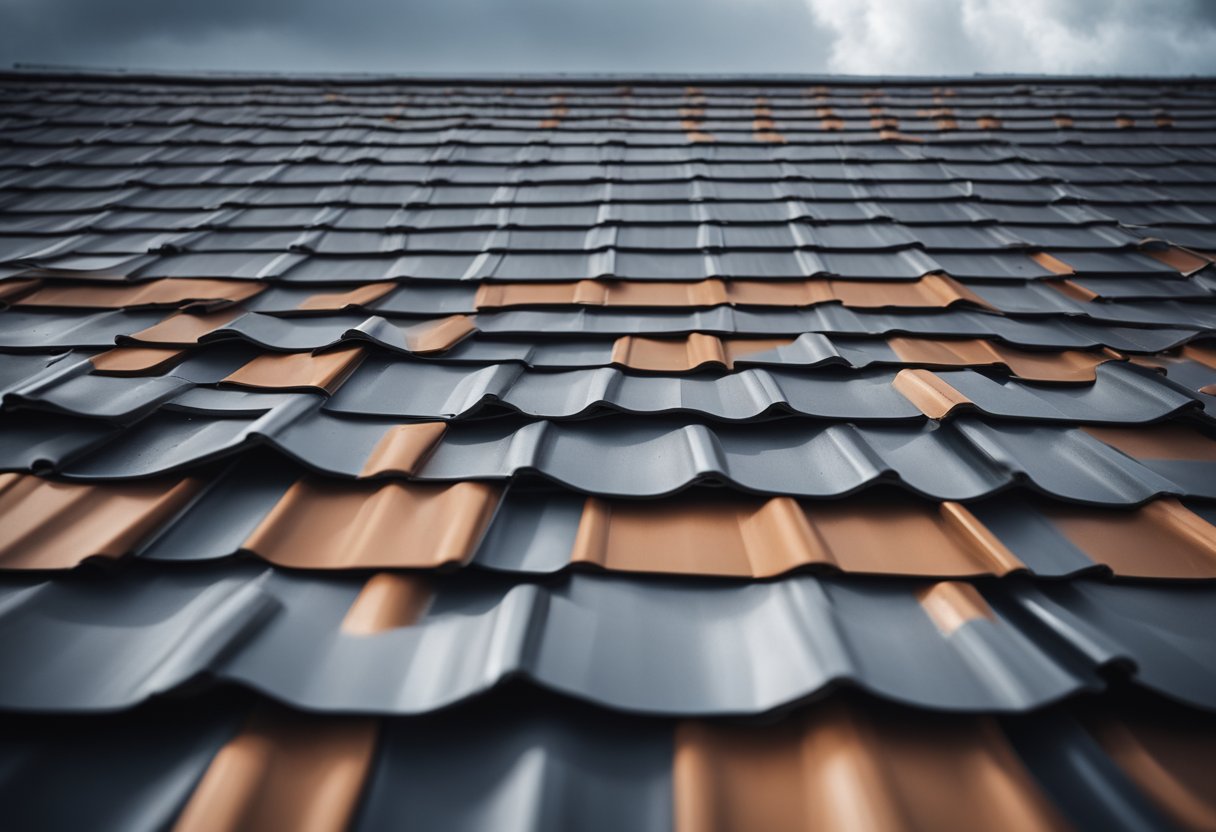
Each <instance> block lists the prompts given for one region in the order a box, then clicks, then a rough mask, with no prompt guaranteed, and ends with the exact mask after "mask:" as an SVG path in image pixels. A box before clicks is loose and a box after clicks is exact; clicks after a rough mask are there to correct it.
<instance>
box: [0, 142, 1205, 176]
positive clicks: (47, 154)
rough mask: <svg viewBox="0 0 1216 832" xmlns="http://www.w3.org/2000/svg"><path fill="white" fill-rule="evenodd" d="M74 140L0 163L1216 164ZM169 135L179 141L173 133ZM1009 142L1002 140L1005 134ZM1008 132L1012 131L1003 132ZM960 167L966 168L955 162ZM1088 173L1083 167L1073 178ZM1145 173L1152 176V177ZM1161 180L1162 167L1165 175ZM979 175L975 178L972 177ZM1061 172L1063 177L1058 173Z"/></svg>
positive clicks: (849, 147)
mask: <svg viewBox="0 0 1216 832" xmlns="http://www.w3.org/2000/svg"><path fill="white" fill-rule="evenodd" d="M113 138H114V137H111V140H110V141H108V142H106V143H85V144H80V145H74V146H55V145H43V146H39V145H37V144H30V143H26V142H20V141H15V140H12V139H9V141H8V144H9V146H10V152H8V153H6V155H5V159H4V160H3V161H0V168H19V167H24V168H30V169H33V168H41V167H50V166H54V165H80V166H87V167H92V166H107V165H122V164H125V165H131V166H144V165H147V166H150V167H156V166H162V165H215V164H234V165H269V164H284V163H286V164H296V163H303V162H316V163H322V164H325V163H330V164H350V165H358V164H384V165H423V164H433V165H444V164H462V165H542V164H549V165H589V164H600V165H608V164H617V165H626V164H628V165H649V164H663V165H682V164H696V163H714V164H719V165H729V164H742V165H748V164H758V163H766V162H767V163H784V162H793V163H830V164H884V163H885V164H917V163H935V162H940V163H946V164H950V165H981V166H984V165H987V166H992V168H996V167H1002V168H1006V169H1007V170H1008V171H1010V173H1009V174H1008V175H1006V174H1005V173H1002V172H998V171H996V170H991V169H987V168H986V169H985V171H984V172H986V173H993V174H995V175H997V176H1000V177H1001V178H1005V179H1026V178H1028V177H1025V176H1018V175H1017V171H1018V170H1019V169H1020V166H1022V165H1029V166H1035V165H1045V166H1051V167H1053V168H1054V167H1065V166H1071V167H1088V168H1091V169H1094V168H1102V167H1112V168H1116V169H1119V168H1124V169H1131V170H1135V171H1139V170H1147V169H1153V168H1164V167H1171V166H1175V165H1178V166H1184V167H1185V166H1190V165H1203V164H1209V163H1212V162H1216V154H1213V152H1212V150H1211V148H1206V147H1201V146H1194V145H1180V146H1170V145H1168V144H1163V145H1158V146H1152V145H1148V146H1135V145H1127V144H1112V145H1107V146H1102V145H1095V144H1056V145H1034V144H1021V143H1017V142H1010V141H1007V140H1002V141H986V142H977V143H973V144H964V143H956V142H940V141H939V142H925V143H911V142H884V143H867V144H862V143H857V142H841V143H840V144H839V145H835V146H833V145H823V144H791V143H788V142H786V143H781V142H768V143H746V144H731V143H718V142H693V143H690V144H685V145H683V146H672V147H638V146H629V145H623V144H613V143H596V144H582V145H572V144H552V143H550V142H548V141H547V139H548V136H547V134H545V133H541V132H539V131H538V133H537V135H536V141H533V142H530V143H528V144H526V145H516V146H512V145H493V144H459V143H454V142H446V143H439V144H436V145H434V146H430V147H428V146H425V145H417V146H404V147H384V146H377V145H375V144H370V145H363V146H358V145H353V146H351V147H346V148H343V147H340V146H331V147H316V146H309V145H306V144H305V145H299V144H297V145H293V146H286V145H278V144H273V143H271V144H267V145H265V146H254V145H252V144H245V145H236V146H234V145H223V144H205V143H203V144H188V143H182V142H180V141H179V142H170V143H166V144H164V145H161V146H150V145H140V144H129V143H125V142H122V141H114V140H113ZM177 138H179V139H180V138H183V136H181V135H180V134H179V135H178V136H177ZM1004 138H1006V139H1007V138H1010V137H1004ZM1012 138H1016V137H1012ZM961 170H967V168H965V167H964V168H961ZM1092 175H1101V174H1100V173H1098V174H1095V173H1094V172H1093V171H1092V170H1091V171H1090V172H1088V173H1084V174H1080V176H1081V178H1085V177H1086V176H1092ZM1147 175H1149V176H1152V174H1151V173H1148V174H1147ZM1164 175H1165V176H1166V177H1168V176H1169V173H1165V174H1164ZM980 178H982V177H980ZM1060 178H1070V177H1060Z"/></svg>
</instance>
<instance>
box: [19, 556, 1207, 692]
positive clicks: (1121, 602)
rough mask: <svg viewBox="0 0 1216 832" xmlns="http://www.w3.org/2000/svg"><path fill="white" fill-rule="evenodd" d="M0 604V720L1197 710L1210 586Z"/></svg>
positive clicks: (122, 597)
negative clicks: (847, 698)
mask: <svg viewBox="0 0 1216 832" xmlns="http://www.w3.org/2000/svg"><path fill="white" fill-rule="evenodd" d="M0 597H3V603H4V606H3V613H2V614H0V634H3V635H4V638H2V639H0V670H3V674H4V677H5V679H6V682H5V684H4V687H3V690H0V707H4V708H8V709H19V710H27V711H28V710H41V711H46V710H52V711H95V710H110V709H115V708H122V707H128V706H131V705H134V704H137V703H139V702H141V701H143V700H145V699H147V698H148V697H151V696H153V695H156V694H163V693H167V692H170V691H172V690H174V689H175V688H179V687H181V686H183V685H185V684H186V683H187V682H192V681H193V682H195V683H198V682H200V681H222V682H231V683H237V684H241V685H245V686H248V687H252V688H254V689H257V690H259V691H263V692H265V693H267V694H269V695H271V696H273V697H275V698H276V699H279V700H281V701H283V702H286V703H290V704H292V705H295V706H299V707H303V708H307V709H309V710H323V711H337V712H343V713H346V712H357V713H401V714H416V713H426V712H429V711H433V710H436V709H439V708H442V707H445V706H448V705H451V704H453V703H456V702H460V701H463V700H465V699H468V698H470V697H475V696H478V695H481V694H484V693H486V692H488V691H489V690H490V689H491V688H493V687H495V686H496V685H499V684H501V683H503V682H504V681H506V680H508V679H517V680H526V681H528V682H530V683H532V684H535V685H538V686H541V687H545V688H548V689H551V690H554V691H557V692H560V693H563V694H566V695H568V696H572V697H575V698H578V699H583V700H586V701H589V702H594V703H598V704H601V705H604V706H607V707H610V708H613V709H617V710H626V711H636V712H641V713H645V714H675V715H680V714H685V715H691V714H704V715H721V714H756V713H764V712H767V711H770V710H773V709H776V708H780V707H786V706H790V705H792V704H795V703H799V702H803V701H805V700H808V699H810V698H812V697H815V696H816V695H819V694H821V693H823V692H825V691H827V690H829V689H831V688H833V687H836V686H841V685H843V686H846V687H855V688H860V689H862V690H867V691H871V692H873V693H875V694H878V695H880V696H882V697H884V698H887V699H891V700H894V701H898V702H906V703H910V704H914V705H918V706H922V707H928V708H934V709H945V710H952V711H982V712H994V711H1003V712H1008V711H1023V710H1028V709H1033V708H1036V707H1040V706H1042V705H1044V704H1046V703H1048V702H1051V701H1054V700H1057V699H1060V698H1062V697H1065V696H1069V695H1072V694H1076V693H1078V692H1081V691H1100V690H1103V689H1105V688H1106V687H1107V685H1108V684H1109V679H1110V678H1111V677H1112V676H1115V677H1118V676H1119V675H1124V676H1126V677H1128V678H1130V679H1131V680H1133V681H1134V682H1135V683H1136V684H1138V685H1139V686H1141V687H1144V688H1148V689H1152V690H1156V691H1159V692H1161V693H1164V694H1166V695H1168V696H1170V697H1172V698H1175V699H1178V700H1181V701H1184V702H1188V703H1191V704H1193V705H1195V706H1197V707H1201V708H1208V709H1216V695H1214V693H1213V691H1216V670H1213V667H1216V646H1214V645H1213V644H1212V643H1211V639H1210V638H1208V637H1207V636H1206V633H1208V632H1210V630H1211V627H1212V626H1214V625H1216V620H1214V616H1216V613H1214V612H1213V611H1214V610H1216V603H1214V602H1216V589H1214V588H1213V587H1212V586H1211V585H1210V584H1206V585H1198V584H1196V585H1193V586H1154V585H1147V584H1131V583H1127V584H1109V583H1102V582H1094V581H1090V580H1088V579H1075V580H1073V581H1070V582H1065V583H1038V584H1035V583H1027V582H1024V581H1021V580H1015V579H1012V578H1007V579H1005V580H1004V581H1002V582H1000V583H997V584H972V583H963V582H951V581H944V582H942V581H936V582H935V581H923V580H922V581H906V580H905V581H879V580H872V581H867V582H858V581H854V580H849V579H848V578H843V577H842V578H835V577H820V576H813V575H795V576H789V577H786V578H784V579H782V580H779V581H776V582H750V583H704V584H702V583H695V584H694V583H689V582H688V581H686V580H679V579H671V578H660V577H653V578H650V579H647V580H644V581H643V580H638V579H637V578H635V577H632V576H627V575H607V574H585V573H581V572H580V573H569V574H566V575H563V576H560V577H558V578H554V579H549V580H547V581H535V580H531V579H527V578H523V577H522V576H512V575H497V576H492V575H489V574H485V573H477V574H476V575H475V574H473V573H471V572H462V573H460V574H458V575H455V576H452V577H451V578H447V579H445V578H441V577H437V576H430V577H425V576H417V575H403V574H400V573H393V572H381V573H377V574H373V575H372V576H371V577H366V576H364V575H358V574H352V573H350V572H345V573H340V574H333V573H331V574H326V575H320V576H316V575H310V574H301V573H291V572H286V571H282V570H277V569H274V568H273V567H269V566H266V565H262V564H225V563H218V564H209V565H202V564H200V565H197V566H196V567H195V568H192V569H185V568H182V567H181V566H180V565H178V564H151V563H146V564H139V565H138V566H137V567H135V568H131V569H129V570H124V571H123V573H122V574H119V575H115V576H112V577H108V578H99V579H93V580H81V579H67V580H60V579H54V578H52V579H49V580H48V579H47V578H46V577H44V576H40V575H35V574H29V573H25V574H23V575H7V576H5V578H4V580H3V583H2V584H0ZM625 609H628V610H629V614H628V615H621V614H620V613H621V610H625ZM132 615H136V616H137V618H136V620H134V621H132V618H131V617H132ZM893 633H898V634H899V637H898V638H893V637H892V634H893ZM755 645H765V646H764V647H763V648H757V647H755Z"/></svg>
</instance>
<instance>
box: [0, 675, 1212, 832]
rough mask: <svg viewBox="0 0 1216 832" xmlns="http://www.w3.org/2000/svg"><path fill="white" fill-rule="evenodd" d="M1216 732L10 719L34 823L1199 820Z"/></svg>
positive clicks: (462, 712)
mask: <svg viewBox="0 0 1216 832" xmlns="http://www.w3.org/2000/svg"><path fill="white" fill-rule="evenodd" d="M1213 731H1214V728H1213V725H1212V719H1211V717H1210V715H1204V714H1199V713H1196V712H1193V711H1188V710H1186V709H1184V708H1180V707H1179V706H1177V705H1173V704H1169V703H1167V702H1163V701H1155V700H1149V701H1145V700H1143V699H1136V698H1130V699H1124V698H1120V699H1114V700H1107V701H1103V702H1093V701H1084V702H1077V703H1075V704H1071V705H1063V706H1054V707H1052V708H1050V709H1048V710H1046V711H1043V712H1041V713H1039V714H1036V715H1033V716H1029V717H1023V718H1020V719H1009V718H994V717H992V716H973V715H961V714H953V715H930V714H925V713H923V712H913V711H910V710H907V709H901V708H897V707H891V706H885V705H881V704H879V703H875V702H873V701H869V700H861V701H850V700H841V699H838V698H837V699H833V700H829V701H827V702H825V703H822V704H821V705H820V706H819V707H816V708H814V709H810V710H808V711H806V712H805V713H803V714H799V715H793V716H787V717H785V718H783V719H781V720H780V721H778V722H776V723H774V724H761V725H756V724H753V723H750V722H744V721H705V720H666V719H663V720H656V719H652V720H644V721H642V720H637V719H633V718H629V717H622V716H618V715H613V714H611V713H609V712H606V711H603V710H593V709H588V708H583V707H578V706H575V705H572V704H571V703H569V702H564V701H559V700H552V699H547V698H539V699H538V698H536V697H521V696H510V697H499V698H497V699H496V700H494V701H493V702H492V703H487V705H485V706H478V705H471V706H464V707H461V708H459V709H457V710H455V711H453V712H450V713H443V714H436V715H430V716H425V717H415V718H409V717H394V718H370V717H357V716H331V717H318V716H311V717H304V716H301V715H299V714H297V713H293V712H291V711H287V710H285V709H283V708H281V707H277V706H275V705H273V704H268V703H266V702H264V701H259V700H256V699H255V700H250V699H249V698H248V697H243V698H242V697H232V696H227V697H207V698H199V699H196V700H194V701H193V702H191V703H190V704H188V705H187V704H185V703H181V702H176V703H162V704H159V705H155V706H144V707H142V708H141V709H138V710H135V711H133V712H129V713H125V714H115V715H104V716H87V717H80V716H77V717H63V716H56V717H36V718H33V717H29V716H23V717H22V718H20V719H19V720H18V719H12V718H10V719H6V720H4V721H2V722H0V738H2V739H3V742H2V743H0V760H2V761H3V762H4V765H5V770H6V772H8V776H7V777H6V779H5V782H4V784H3V785H0V794H3V795H4V797H5V799H6V802H8V803H9V804H10V806H11V808H10V815H9V817H10V818H11V819H12V822H14V823H16V824H18V825H21V826H53V827H55V828H59V827H71V826H75V825H77V824H79V823H80V822H82V820H84V819H87V821H88V824H89V826H90V828H92V829H98V830H123V832H126V831H127V830H144V829H164V828H175V829H179V830H195V829H200V830H208V832H212V830H231V829H240V828H265V827H267V826H277V825H280V824H284V823H285V824H287V825H289V826H301V825H307V827H308V828H310V829H316V830H318V832H335V831H336V830H342V829H354V830H376V829H384V828H388V827H394V826H402V825H408V826H411V827H415V828H422V829H452V830H479V829H484V828H486V827H487V826H493V827H494V828H501V829H521V830H522V829H537V830H563V829H568V828H570V827H571V826H574V827H577V828H579V829H589V830H617V829H637V830H644V832H650V831H651V830H653V832H662V830H669V829H677V830H680V832H712V830H728V829H754V828H764V829H772V830H777V832H785V831H786V830H790V832H793V830H800V829H806V828H816V829H855V828H857V826H858V824H859V823H866V824H870V825H871V826H872V827H873V828H933V829H944V830H964V829H971V828H974V826H975V824H977V823H980V824H982V825H983V826H984V827H985V828H991V829H1000V830H1021V829H1026V828H1035V829H1063V828H1104V829H1114V830H1133V829H1144V828H1152V829H1165V828H1188V829H1201V828H1204V827H1205V826H1209V825H1210V824H1211V820H1212V816H1213V812H1214V811H1216V808H1214V807H1213V805H1212V802H1211V793H1210V790H1209V789H1207V788H1206V787H1205V782H1206V779H1207V776H1208V774H1209V762H1210V758H1209V757H1208V749H1209V748H1210V743H1211V742H1212V739H1213ZM960 760H966V761H967V763H966V765H961V764H960V763H959V761H960ZM250 783H257V784H258V787H257V788H256V789H250V788H247V786H248V784H250ZM842 784H847V786H848V787H847V788H846V787H844V785H842ZM65 791H66V792H68V793H71V794H72V795H73V797H74V799H73V800H71V801H65V800H63V799H62V795H63V794H64V792H65ZM1112 795H1117V796H1118V797H1117V800H1114V799H1112ZM879 797H881V798H882V799H881V800H879V799H878V798H879ZM863 798H864V799H863Z"/></svg>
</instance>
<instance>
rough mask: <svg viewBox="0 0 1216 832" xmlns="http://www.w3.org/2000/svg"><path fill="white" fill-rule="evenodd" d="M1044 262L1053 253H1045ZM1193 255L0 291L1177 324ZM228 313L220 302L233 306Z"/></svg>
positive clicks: (345, 304) (309, 306)
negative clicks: (964, 269) (1160, 263)
mask: <svg viewBox="0 0 1216 832" xmlns="http://www.w3.org/2000/svg"><path fill="white" fill-rule="evenodd" d="M1183 256H1186V255H1183ZM1044 261H1045V262H1050V261H1047V260H1046V258H1044ZM1201 262H1202V263H1203V266H1204V270H1203V271H1200V272H1198V273H1197V274H1195V275H1194V276H1193V277H1191V278H1188V279H1174V280H1169V279H1167V280H1161V279H1153V278H1136V277H1128V278H1090V279H1085V278H1075V279H1060V280H1043V281H1026V282H1022V283H1020V284H1018V283H1015V282H1012V281H1009V282H1004V283H998V284H990V283H985V284H974V283H972V284H970V285H965V284H962V283H959V282H958V281H956V280H954V279H953V278H950V277H947V276H945V275H941V274H929V275H925V276H924V277H921V278H918V279H914V280H878V279H866V280H832V279H828V278H810V279H804V280H720V279H708V280H701V281H661V280H654V281H650V280H647V281H619V280H607V279H601V280H581V281H568V282H565V281H545V282H539V283H524V282H463V283H462V282H448V281H434V282H407V283H404V284H398V283H393V282H389V281H382V282H378V283H367V284H363V285H357V286H354V287H353V288H348V287H347V286H346V285H339V286H335V287H330V288H331V289H333V291H323V290H322V287H319V286H293V285H286V284H271V283H266V282H262V281H251V280H224V279H188V278H159V279H153V280H148V281H140V282H128V281H123V280H113V279H111V280H91V281H65V280H62V279H38V278H13V279H9V280H5V281H0V300H3V301H4V302H6V303H7V305H8V306H10V307H13V308H17V309H21V310H45V309H55V310H74V311H77V310H78V311H83V312H87V311H88V310H94V309H131V310H137V309H155V308H178V309H186V310H190V311H204V310H218V309H220V308H223V307H230V306H236V305H239V306H240V308H241V310H243V311H251V312H259V313H263V314H271V315H277V316H284V317H286V316H293V315H294V316H299V315H305V314H308V315H313V314H316V313H321V312H359V311H361V312H366V313H368V314H374V315H383V316H386V317H420V316H437V315H450V314H473V313H475V312H478V311H482V312H494V311H498V310H504V309H522V308H534V309H543V308H546V307H555V308H558V309H561V310H562V311H566V312H568V313H570V312H574V311H576V310H577V309H578V308H580V307H588V308H593V307H602V308H607V309H637V310H645V311H646V314H647V315H649V316H651V317H653V316H654V315H655V311H654V310H662V311H664V312H667V313H678V312H681V311H684V310H692V309H712V308H715V307H722V306H733V307H736V308H746V307H778V308H809V307H814V306H822V305H827V304H836V303H839V304H841V305H842V306H844V307H845V308H846V309H858V310H890V311H899V312H902V311H929V310H939V309H947V308H950V307H954V306H960V307H965V308H972V309H980V310H985V311H991V312H999V313H1001V314H1005V315H1009V316H1012V317H1025V316H1036V317H1042V316H1048V315H1051V316H1066V317H1070V318H1087V319H1090V320H1093V321H1102V322H1111V323H1125V324H1139V325H1149V326H1154V325H1172V324H1181V323H1185V322H1187V321H1188V320H1191V319H1192V318H1195V319H1196V320H1199V321H1205V320H1206V319H1207V316H1209V313H1213V310H1216V303H1214V304H1208V305H1194V307H1193V308H1192V304H1193V302H1194V301H1216V292H1214V290H1216V278H1214V277H1212V275H1211V274H1209V273H1208V271H1207V269H1206V267H1207V266H1208V261H1207V260H1202V261H1201ZM1095 301H1098V302H1095ZM1182 301H1186V302H1187V305H1185V306H1184V305H1182V303H1181V302H1182ZM233 314H234V313H229V315H230V317H231V316H232V315H233ZM773 317H775V318H777V317H780V316H773ZM786 317H788V316H786ZM837 317H842V316H837ZM844 319H846V320H847V318H844ZM891 320H896V319H894V318H892V319H891Z"/></svg>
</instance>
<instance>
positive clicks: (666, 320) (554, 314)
mask: <svg viewBox="0 0 1216 832" xmlns="http://www.w3.org/2000/svg"><path fill="white" fill-rule="evenodd" d="M1097 306H1102V307H1107V306H1116V305H1115V304H1109V305H1107V304H1095V307H1097ZM1120 306H1125V307H1130V308H1141V309H1154V310H1155V311H1156V312H1157V313H1158V315H1157V316H1158V317H1160V318H1162V319H1168V320H1170V321H1172V322H1173V325H1172V326H1153V327H1146V326H1111V325H1107V324H1103V323H1099V322H1096V321H1088V320H1085V319H1081V318H1063V319H1060V318H1055V319H1053V318H1042V317H1039V318H1012V317H1007V316H1003V315H996V314H989V313H986V312H982V311H974V310H971V309H950V310H946V311H932V312H905V313H891V312H881V311H870V310H865V309H862V310H852V309H846V308H844V307H840V306H836V305H831V304H829V305H824V306H817V307H813V308H810V309H775V310H763V311H762V310H755V309H734V308H730V307H716V308H713V309H709V310H702V311H687V310H681V309H676V310H673V311H666V310H661V311H660V310H653V309H643V310H638V311H628V312H627V311H624V310H619V309H600V308H594V307H592V308H588V307H579V308H576V309H574V310H570V311H566V310H562V311H557V310H553V309H543V310H523V309H508V310H505V311H498V312H483V313H479V314H477V315H475V316H464V315H452V316H446V317H443V318H431V319H429V320H419V319H417V318H412V319H411V318H404V319H402V318H397V319H395V320H390V319H387V318H384V317H381V316H380V315H370V316H368V315H365V314H360V313H339V314H326V315H323V316H308V317H293V318H284V317H280V316H275V315H266V314H261V313H256V312H250V313H245V314H241V311H240V310H239V309H225V310H221V311H218V312H212V313H208V314H187V313H180V314H173V313H170V314H168V315H166V313H165V312H163V311H157V310H130V311H126V310H123V311H104V312H89V313H86V314H82V315H78V316H73V317H65V316H63V315H62V314H60V313H58V312H55V311H35V310H28V311H27V310H10V311H7V312H0V349H7V350H28V349H37V350H48V349H77V348H80V349H104V348H109V347H112V346H114V344H115V343H118V344H121V345H125V346H131V345H135V346H143V347H189V346H195V345H197V344H208V343H222V342H226V341H244V342H247V343H250V344H254V345H257V346H259V347H263V348H265V349H269V350H275V351H284V352H300V351H306V350H307V351H312V350H320V349H324V348H328V347H336V346H339V345H347V344H349V343H351V342H368V341H370V342H373V343H376V344H379V345H380V346H382V347H384V348H386V349H390V350H394V351H397V352H404V353H446V354H447V356H448V357H451V358H462V359H470V360H477V361H480V362H483V363H490V362H493V361H509V360H523V359H525V358H526V356H527V355H528V353H529V352H530V351H531V350H533V349H542V348H543V346H544V344H545V343H546V342H548V343H550V344H553V343H555V342H558V341H559V339H560V342H561V343H563V344H565V345H568V346H569V347H570V348H571V350H573V351H575V354H577V351H579V350H583V349H586V348H587V347H588V346H590V347H591V349H593V350H596V351H597V355H604V356H606V355H607V354H609V353H611V352H612V350H613V348H612V344H611V341H612V340H613V339H620V338H624V337H626V336H634V338H633V340H635V341H636V340H662V339H663V336H668V338H667V339H666V340H667V341H675V340H678V339H676V338H675V336H684V337H685V340H688V339H689V338H694V337H702V338H704V337H707V336H718V335H720V336H740V337H741V338H744V339H746V338H747V337H748V336H751V338H750V340H753V341H754V340H757V337H758V338H759V339H761V340H768V341H769V342H770V344H769V346H768V347H767V348H768V349H772V348H773V347H777V346H779V345H780V344H788V343H791V342H805V343H803V346H802V348H803V349H808V350H810V351H811V352H812V353H816V354H818V358H819V360H823V359H827V358H832V357H837V351H836V350H835V349H834V348H833V347H832V346H831V345H832V344H833V343H835V340H841V339H835V340H833V339H829V338H828V337H826V336H878V335H889V336H902V335H909V336H929V338H930V340H943V338H944V339H970V340H975V339H984V340H995V341H1003V342H1005V343H1007V344H1010V345H1013V346H1019V347H1030V348H1032V349H1039V348H1045V349H1053V350H1085V349H1094V348H1100V347H1107V348H1110V349H1112V350H1120V351H1126V352H1131V353H1156V352H1160V351H1162V350H1168V349H1172V348H1175V347H1180V346H1182V345H1184V344H1187V343H1189V342H1190V341H1192V340H1195V339H1197V338H1199V337H1201V336H1206V335H1208V334H1210V332H1213V331H1216V305H1207V304H1181V303H1174V302H1170V301H1164V302H1159V303H1149V302H1144V303H1141V304H1120ZM474 335H476V337H473V338H470V336H474ZM570 336H574V337H570ZM580 336H581V337H580ZM778 336H784V337H783V338H780V337H778ZM909 340H919V339H917V338H913V339H909ZM527 342H530V344H529V343H527ZM498 344H502V346H490V345H498ZM572 358H573V356H572ZM597 360H599V361H602V362H603V363H608V361H607V360H605V359H602V358H601V359H597ZM576 366H577V365H576Z"/></svg>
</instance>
